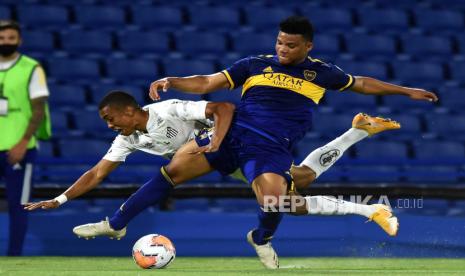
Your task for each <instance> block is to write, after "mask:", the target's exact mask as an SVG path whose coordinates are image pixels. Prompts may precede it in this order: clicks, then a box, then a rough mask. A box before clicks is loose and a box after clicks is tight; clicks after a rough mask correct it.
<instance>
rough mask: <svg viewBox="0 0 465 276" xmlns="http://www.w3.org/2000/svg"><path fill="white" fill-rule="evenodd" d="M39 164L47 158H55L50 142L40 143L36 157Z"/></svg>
mask: <svg viewBox="0 0 465 276" xmlns="http://www.w3.org/2000/svg"><path fill="white" fill-rule="evenodd" d="M37 156H38V157H39V162H40V161H41V160H45V159H47V158H53V157H55V149H54V145H53V142H52V141H40V142H39V150H38V155H37Z"/></svg>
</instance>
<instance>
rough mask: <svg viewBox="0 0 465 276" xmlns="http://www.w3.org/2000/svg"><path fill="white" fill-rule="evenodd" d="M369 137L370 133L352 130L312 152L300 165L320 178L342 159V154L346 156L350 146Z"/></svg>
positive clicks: (356, 129)
mask: <svg viewBox="0 0 465 276" xmlns="http://www.w3.org/2000/svg"><path fill="white" fill-rule="evenodd" d="M367 136H368V132H366V131H365V130H362V129H358V128H351V129H349V130H348V131H346V132H345V133H344V134H342V135H341V136H339V137H337V138H336V139H334V140H333V141H331V142H329V143H328V144H326V145H324V146H322V147H319V148H317V149H316V150H314V151H312V152H311V153H310V154H309V155H308V156H307V157H306V158H305V159H304V161H302V163H300V165H301V166H302V165H304V166H307V167H309V168H310V169H312V170H313V171H314V172H315V174H316V177H317V178H318V176H320V174H322V173H324V172H325V171H326V170H327V169H329V168H330V167H331V166H332V165H333V164H334V163H335V162H336V161H337V160H338V159H339V158H341V156H342V154H344V152H345V151H346V150H347V149H348V148H349V147H350V146H352V145H353V144H355V143H357V142H358V141H360V140H362V139H364V138H366V137H367Z"/></svg>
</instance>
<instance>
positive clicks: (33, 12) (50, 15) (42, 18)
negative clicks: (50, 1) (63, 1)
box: [16, 5, 69, 30]
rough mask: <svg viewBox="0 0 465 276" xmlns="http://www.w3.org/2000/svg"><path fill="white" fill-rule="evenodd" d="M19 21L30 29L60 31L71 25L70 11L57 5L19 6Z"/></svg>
mask: <svg viewBox="0 0 465 276" xmlns="http://www.w3.org/2000/svg"><path fill="white" fill-rule="evenodd" d="M16 11H17V15H18V21H19V22H21V24H23V25H25V26H27V27H29V28H37V29H40V30H49V29H50V30H52V29H53V30H60V29H62V28H63V26H68V25H69V17H68V10H67V8H66V7H65V6H55V5H18V7H17V10H16Z"/></svg>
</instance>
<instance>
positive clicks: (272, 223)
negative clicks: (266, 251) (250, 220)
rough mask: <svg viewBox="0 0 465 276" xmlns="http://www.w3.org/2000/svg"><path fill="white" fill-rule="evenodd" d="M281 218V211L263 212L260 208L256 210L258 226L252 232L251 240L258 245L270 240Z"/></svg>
mask: <svg viewBox="0 0 465 276" xmlns="http://www.w3.org/2000/svg"><path fill="white" fill-rule="evenodd" d="M282 218H283V213H280V212H265V211H263V210H262V208H260V210H259V211H258V221H259V223H258V228H257V229H255V230H254V231H253V232H252V238H253V241H254V242H255V243H256V244H258V245H262V244H265V243H267V242H268V241H269V240H271V239H272V238H273V235H274V232H276V229H277V228H278V226H279V223H280V222H281V219H282Z"/></svg>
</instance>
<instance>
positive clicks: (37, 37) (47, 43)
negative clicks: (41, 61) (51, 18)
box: [21, 31, 55, 53]
mask: <svg viewBox="0 0 465 276" xmlns="http://www.w3.org/2000/svg"><path fill="white" fill-rule="evenodd" d="M21 37H22V40H23V44H22V45H21V50H22V51H24V52H25V53H29V52H46V53H50V52H53V51H54V50H55V42H54V38H53V33H52V32H47V31H23V32H22V33H21Z"/></svg>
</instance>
